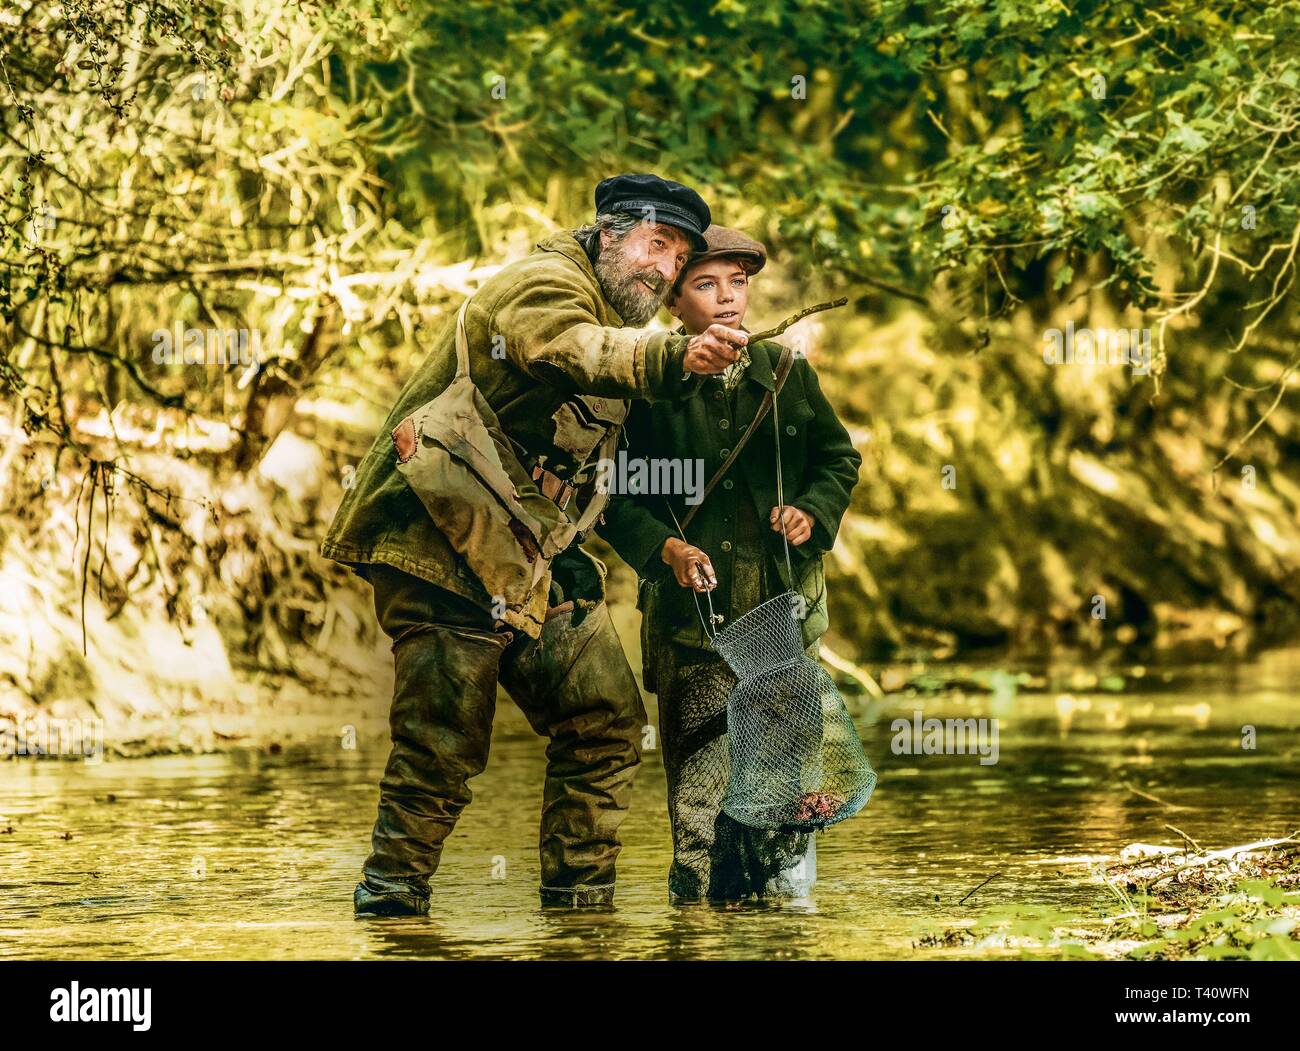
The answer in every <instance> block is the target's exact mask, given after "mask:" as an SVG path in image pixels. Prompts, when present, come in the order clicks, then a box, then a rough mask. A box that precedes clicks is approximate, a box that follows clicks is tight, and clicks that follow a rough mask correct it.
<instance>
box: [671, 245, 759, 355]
mask: <svg viewBox="0 0 1300 1051" xmlns="http://www.w3.org/2000/svg"><path fill="white" fill-rule="evenodd" d="M748 305H749V274H748V273H746V271H745V268H744V267H743V266H741V265H740V264H739V263H738V262H736V260H734V259H726V258H723V259H706V260H704V261H703V262H701V263H695V264H693V265H690V266H688V267H687V270H686V276H685V278H683V280H682V287H681V289H680V290H679V291H678V293H677V296H676V298H674V299H673V301H672V302H671V303H669V304H668V309H669V311H670V312H671V313H672V314H673V315H674V316H675V317H678V318H681V321H682V324H683V325H685V326H686V331H687V332H689V333H690V334H691V335H693V336H694V335H698V334H699V333H701V332H703V331H704V330H705V329H706V328H708V327H709V326H710V325H726V326H727V327H728V328H739V327H740V325H741V322H743V321H744V320H745V308H746V307H747V306H748Z"/></svg>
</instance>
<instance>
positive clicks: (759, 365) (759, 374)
mask: <svg viewBox="0 0 1300 1051" xmlns="http://www.w3.org/2000/svg"><path fill="white" fill-rule="evenodd" d="M740 330H741V331H742V332H748V331H749V329H747V328H745V326H744V325H741V326H740ZM687 334H688V333H687V332H686V326H685V325H678V326H677V328H676V329H674V330H673V335H675V336H685V335H687ZM746 377H748V378H749V379H752V380H753V381H754V382H755V383H757V384H758V385H759V386H760V387H763V388H764V389H765V390H775V389H776V375H775V374H774V373H773V372H772V366H771V364H770V363H769V362H768V360H767V355H766V354H758V355H756V356H754V357H750V354H749V348H748V347H742V348H741V350H740V357H739V358H738V359H737V360H736V361H735V362H734V363H732V364H730V365H728V366H727V367H726V368H725V369H723V370H722V372H721V374H719V375H717V376H714V377H712V378H713V379H716V380H718V382H720V383H721V384H722V385H723V386H724V387H725V388H726V389H727V390H732V389H733V388H735V387H736V386H738V385H739V384H740V381H741V380H742V379H745V378H746Z"/></svg>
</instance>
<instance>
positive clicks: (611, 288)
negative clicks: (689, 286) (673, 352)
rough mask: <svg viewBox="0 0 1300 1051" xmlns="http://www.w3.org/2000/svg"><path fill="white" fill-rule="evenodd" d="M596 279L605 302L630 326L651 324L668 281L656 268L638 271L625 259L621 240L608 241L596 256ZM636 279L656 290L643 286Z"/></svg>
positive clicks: (661, 303) (660, 304) (666, 289)
mask: <svg viewBox="0 0 1300 1051" xmlns="http://www.w3.org/2000/svg"><path fill="white" fill-rule="evenodd" d="M596 279H597V280H598V281H599V282H600V290H601V292H603V293H604V295H605V299H606V301H608V303H609V305H610V306H612V307H613V308H614V309H615V310H616V311H617V312H618V316H619V317H621V318H622V319H623V324H625V325H630V326H631V327H632V328H641V327H642V326H644V325H648V324H649V323H650V320H651V318H653V317H654V316H655V315H656V314H657V313H659V308H660V307H661V306H662V305H663V298H664V293H665V292H667V291H668V282H666V281H665V280H664V278H663V275H662V274H661V273H659V271H658V270H655V269H653V268H651V269H649V270H638V269H637V268H636V267H635V266H633V265H632V264H630V263H629V262H628V260H627V253H626V251H625V250H624V248H623V245H622V243H621V242H619V243H616V244H611V245H610V246H609V247H607V248H606V249H604V250H603V251H602V252H601V253H600V255H599V256H598V257H597V258H596ZM639 280H644V281H645V282H646V283H647V284H648V285H650V288H652V289H654V290H655V291H653V292H652V291H650V289H647V288H643V287H642V286H641V285H640V284H639V283H638V281H639Z"/></svg>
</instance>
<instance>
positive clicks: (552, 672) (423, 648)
mask: <svg viewBox="0 0 1300 1051" xmlns="http://www.w3.org/2000/svg"><path fill="white" fill-rule="evenodd" d="M367 572H368V576H369V579H370V581H371V583H372V585H373V586H374V592H375V594H374V598H375V612H376V614H377V615H378V617H379V623H380V625H381V626H382V627H383V629H384V631H385V632H386V633H387V634H388V635H389V637H391V638H392V639H393V656H394V662H395V670H396V680H395V683H394V689H393V706H392V711H391V714H390V726H391V732H392V742H393V744H392V752H391V754H390V755H389V759H388V765H387V767H386V769H385V771H384V776H383V779H382V780H381V782H380V798H379V816H378V819H377V820H376V822H375V827H374V833H373V835H372V839H371V853H370V856H369V857H368V858H367V859H366V863H365V866H364V873H363V878H362V881H361V883H359V884H358V885H357V888H356V892H355V894H354V896H353V902H354V905H355V910H356V914H357V916H359V917H360V916H392V915H420V914H425V913H427V912H428V910H429V877H430V876H432V875H433V873H434V872H435V871H436V870H437V868H438V862H439V859H440V858H441V855H442V845H443V842H444V841H445V840H446V838H447V836H448V835H449V834H450V833H451V830H452V828H453V827H454V826H455V824H456V819H457V817H459V816H460V812H461V811H462V810H463V809H464V808H465V806H466V805H467V804H468V803H469V801H470V799H471V797H472V793H471V791H470V789H469V785H468V781H469V779H470V778H471V777H473V776H474V775H475V774H478V773H480V772H481V771H482V770H483V768H484V767H485V766H486V764H487V757H488V746H489V743H490V740H491V735H492V716H493V712H494V711H495V708H496V696H497V685H498V683H500V685H502V686H504V687H505V690H506V692H507V693H508V694H509V695H510V697H511V699H512V700H514V701H515V703H516V704H518V705H519V707H520V709H521V710H522V711H523V713H524V715H525V716H526V717H527V719H528V722H529V723H530V725H531V726H532V727H533V729H534V730H535V731H537V733H539V734H541V735H542V736H544V737H546V738H548V740H549V744H548V745H547V749H546V758H547V763H546V783H545V789H544V795H543V803H542V820H541V838H540V850H541V887H540V894H541V901H542V904H543V905H565V906H582V905H608V904H610V903H611V902H612V901H613V897H614V864H615V860H616V859H617V857H618V852H619V846H620V843H619V838H618V828H619V825H620V824H621V823H622V821H623V817H624V816H625V814H626V813H627V808H628V803H629V800H630V796H631V791H632V778H633V776H634V774H635V771H636V766H637V764H638V763H639V762H640V759H641V753H640V745H641V733H642V728H643V727H644V726H645V724H646V714H645V709H644V707H643V705H642V702H641V694H640V691H639V690H638V688H637V685H636V680H635V678H634V677H633V675H632V670H631V668H629V667H628V663H627V659H626V657H625V656H624V655H623V648H622V646H621V644H620V642H619V639H618V636H617V634H616V633H615V630H614V625H613V622H612V621H611V620H610V617H609V611H608V610H607V609H606V608H605V606H604V604H603V603H602V604H600V605H597V606H596V607H595V608H594V609H591V610H590V611H586V610H583V609H581V608H578V609H576V610H575V609H574V608H573V606H572V604H571V603H567V602H565V601H564V600H563V596H562V594H560V593H559V591H558V588H553V591H552V599H553V600H555V599H559V600H560V601H558V602H556V604H555V607H554V609H553V612H552V614H551V615H550V616H549V617H548V619H547V621H546V623H545V626H544V627H543V630H542V634H541V637H540V638H539V639H530V638H528V637H527V636H525V635H523V634H522V633H518V632H511V631H510V630H508V629H503V630H493V620H492V618H491V616H490V615H489V614H488V613H487V612H486V611H484V610H482V609H480V608H479V607H478V606H476V605H475V604H474V603H472V602H470V601H469V600H467V599H464V598H461V597H460V596H458V595H455V594H453V593H451V592H449V591H447V590H445V589H443V588H439V587H437V586H436V585H433V584H430V583H427V582H425V581H423V580H420V579H419V578H417V577H414V576H411V575H409V574H407V573H403V572H402V571H401V570H398V569H394V568H391V567H389V566H385V565H379V564H376V565H371V566H368V567H367ZM584 613H585V615H583V614H584ZM575 617H576V618H577V623H575Z"/></svg>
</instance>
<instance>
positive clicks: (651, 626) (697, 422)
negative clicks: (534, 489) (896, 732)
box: [599, 226, 862, 903]
mask: <svg viewBox="0 0 1300 1051" xmlns="http://www.w3.org/2000/svg"><path fill="white" fill-rule="evenodd" d="M704 238H705V241H706V242H707V245H708V247H707V249H706V250H705V251H703V252H701V253H699V254H696V255H694V256H692V257H691V258H690V259H689V260H688V261H687V263H686V265H685V266H683V267H682V270H681V272H680V273H679V275H678V277H677V281H676V283H675V284H674V285H673V288H672V291H671V292H670V295H669V298H668V301H667V306H668V309H669V310H670V311H671V312H672V313H673V315H674V316H676V317H677V318H679V319H680V320H681V322H682V327H681V329H680V330H679V331H684V332H686V333H688V334H694V333H699V332H703V331H704V330H705V329H706V328H708V327H709V325H712V324H723V325H726V326H727V327H729V328H743V322H744V319H745V312H746V307H747V306H748V300H749V286H750V279H751V278H752V277H753V275H754V274H756V273H758V272H759V271H760V270H762V268H763V266H764V264H765V263H766V262H767V252H766V249H765V248H764V247H763V245H762V244H760V243H759V242H758V241H755V240H753V239H752V238H749V237H747V236H745V235H744V234H742V233H740V232H739V231H737V230H731V229H728V228H727V227H722V226H710V227H709V228H708V229H707V230H705V232H704ZM781 353H782V348H781V347H780V346H779V345H778V344H776V343H773V342H767V341H765V342H760V343H756V344H750V345H749V346H748V347H746V348H745V352H744V353H743V354H742V355H741V358H740V360H739V361H737V362H736V363H735V364H733V365H731V366H729V367H728V368H727V370H726V371H725V372H723V373H722V375H720V376H710V377H707V378H706V379H705V380H704V382H703V384H702V386H701V387H700V391H699V394H698V396H696V397H691V398H688V399H684V400H678V401H673V402H654V403H651V402H636V403H634V405H633V407H632V410H631V412H630V413H629V415H628V418H627V421H626V434H627V439H628V449H627V453H626V455H627V457H628V461H629V462H632V461H634V460H635V459H637V458H644V459H646V460H656V459H658V460H663V459H670V460H676V461H678V462H680V463H681V465H682V467H683V469H682V470H681V471H680V472H678V473H677V474H676V475H675V476H676V477H679V478H687V477H692V475H691V474H690V473H689V472H687V471H686V470H685V469H684V468H685V465H686V464H687V463H688V462H689V461H693V460H697V459H698V460H702V461H703V470H702V472H699V473H698V474H696V475H694V476H695V477H698V478H699V490H702V489H703V487H704V485H705V484H706V483H707V481H708V480H709V479H710V478H712V477H713V475H714V473H715V472H716V471H717V470H718V468H719V467H720V466H721V465H722V463H723V462H724V461H725V460H726V459H727V457H728V456H729V455H730V454H731V451H732V449H733V448H734V447H735V445H736V444H737V443H738V442H739V441H741V439H742V437H743V436H744V435H746V434H747V433H748V431H749V425H750V423H751V422H752V421H753V419H754V416H755V414H756V412H757V410H758V407H759V405H760V403H761V402H762V400H763V396H764V395H765V394H766V393H767V392H768V391H771V390H773V388H774V386H775V382H774V380H775V372H776V369H777V366H778V362H779V360H780V357H781ZM776 409H777V413H776V417H779V424H780V434H779V437H780V441H781V462H782V468H783V489H784V492H785V494H786V497H787V503H786V505H785V506H784V507H778V506H777V499H776V457H775V441H776V438H777V434H776V432H775V424H776V422H777V419H776V418H774V415H773V413H772V412H770V411H769V412H768V414H767V415H766V417H765V418H764V419H763V420H762V421H761V422H760V423H759V425H758V428H757V431H756V433H754V434H753V435H752V436H750V437H749V439H748V441H747V442H746V443H745V445H744V447H743V448H742V449H741V452H740V454H739V455H738V457H737V458H736V460H735V462H734V463H733V464H732V465H731V467H730V468H729V469H728V471H727V474H726V475H725V476H724V478H723V480H722V481H721V482H720V483H719V484H718V485H717V486H716V487H715V489H714V490H713V492H712V493H711V494H710V495H709V498H708V499H707V500H705V501H704V503H703V504H702V505H700V507H699V510H698V511H697V512H696V513H695V517H694V519H693V520H692V521H691V522H690V524H689V525H688V526H687V527H686V537H685V539H683V538H682V537H681V536H679V535H678V530H677V527H676V525H675V524H674V515H675V516H676V521H677V522H681V521H683V520H684V519H685V518H686V515H687V514H688V513H689V512H690V510H691V507H692V505H691V504H689V503H687V500H686V497H687V496H691V498H692V499H693V500H695V501H698V499H699V495H700V494H699V491H695V492H693V493H691V494H687V493H672V494H667V495H665V494H642V493H638V494H634V495H633V494H621V495H615V496H614V497H613V499H612V500H611V502H610V505H609V507H608V509H607V510H606V512H605V524H604V526H603V527H602V528H601V529H600V530H599V532H600V533H601V535H602V536H604V537H605V539H606V540H608V541H609V543H610V544H611V545H612V546H613V547H614V549H615V550H616V551H617V552H618V553H619V555H620V556H621V557H622V558H623V559H624V560H625V561H626V562H627V563H628V564H629V565H631V566H632V567H633V568H634V569H635V570H636V571H637V574H638V577H639V578H640V580H641V586H640V589H639V595H640V597H639V600H638V603H637V605H638V606H639V607H640V609H641V612H642V629H641V636H642V651H643V662H644V664H643V667H644V678H645V682H646V688H647V689H648V690H650V691H651V692H656V693H658V695H659V723H660V736H661V740H662V742H663V757H664V766H665V769H666V771H667V775H668V813H669V819H670V821H671V823H672V830H673V864H672V869H671V871H670V872H669V876H668V893H669V900H670V901H671V902H673V903H679V902H687V901H699V900H710V901H726V900H737V899H741V898H747V897H750V896H751V895H757V896H763V897H803V896H805V895H806V894H807V893H808V892H809V890H810V889H811V887H812V884H813V881H814V879H815V867H816V861H815V851H814V847H813V843H812V837H811V836H810V835H809V834H807V833H785V832H768V831H760V830H756V829H751V828H747V827H746V826H743V825H741V824H739V823H738V822H736V821H734V820H733V819H732V818H730V817H729V816H727V815H726V814H724V813H723V812H722V798H723V794H724V792H725V790H726V786H727V776H728V767H729V755H728V745H727V736H726V729H727V695H728V694H729V693H730V691H731V688H732V686H733V685H734V684H735V682H736V678H735V676H734V675H733V674H732V672H731V669H730V668H728V667H727V665H726V663H725V662H724V661H723V660H722V658H721V657H720V656H718V654H717V653H716V652H714V650H713V648H712V646H711V644H710V642H709V640H708V637H707V636H706V635H705V633H704V630H703V627H702V625H701V623H700V617H699V614H698V612H697V608H696V601H697V600H698V602H699V605H700V608H702V609H703V610H704V613H705V615H706V616H707V615H708V612H709V610H708V605H707V604H706V602H705V595H704V594H703V593H704V592H705V591H708V592H710V594H709V596H708V597H709V599H711V601H712V607H713V611H714V612H715V613H719V614H721V615H722V616H723V618H724V619H723V621H722V624H723V625H725V624H729V623H731V622H732V621H733V620H735V619H736V618H737V617H740V616H742V615H743V614H745V613H747V612H749V611H750V610H751V609H753V608H754V607H755V606H757V605H759V604H760V603H761V602H763V601H764V600H766V599H769V598H772V597H773V596H775V595H778V594H780V593H781V592H783V591H785V590H787V588H790V587H793V588H794V589H795V590H796V591H798V592H799V593H800V594H801V595H802V596H803V599H804V603H805V604H806V616H805V617H804V619H803V622H802V624H803V641H804V645H805V646H807V647H808V652H809V654H810V655H811V656H813V657H815V656H816V654H817V640H818V639H819V638H820V637H821V635H822V633H823V632H824V631H825V630H826V627H827V613H826V587H825V580H824V577H823V574H822V555H823V554H824V553H825V552H827V551H829V550H830V549H831V546H832V545H833V544H834V543H835V534H836V532H837V530H838V529H839V523H840V519H841V518H842V517H843V515H844V511H845V510H846V508H847V507H848V504H849V497H850V494H851V493H852V491H853V487H854V485H855V484H856V483H857V477H858V466H859V464H860V463H861V462H862V458H861V456H860V455H859V454H858V452H857V451H856V450H855V449H854V448H853V443H852V441H850V439H849V436H848V433H847V432H846V431H845V429H844V427H843V425H842V424H841V423H840V422H839V420H838V419H837V418H836V416H835V412H834V410H833V409H832V408H831V406H830V403H829V402H827V400H826V398H825V397H824V396H823V394H822V392H821V388H820V386H819V385H818V382H817V374H816V373H815V372H814V371H813V368H812V366H811V365H809V363H808V361H807V360H806V359H804V358H802V357H795V359H794V361H793V365H792V367H791V369H790V371H789V374H788V376H787V378H786V380H785V383H784V385H783V387H782V389H781V393H780V396H779V397H778V398H777V401H776ZM651 477H653V474H652V475H651ZM670 507H671V512H670V510H669V508H670ZM782 522H784V525H785V529H786V534H787V536H788V538H789V543H790V557H791V559H792V561H793V566H794V575H795V579H794V580H793V581H789V580H787V579H786V578H787V576H788V571H787V569H786V562H785V557H784V554H783V550H782V536H781V527H782ZM692 592H696V594H694V595H693V594H692Z"/></svg>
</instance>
